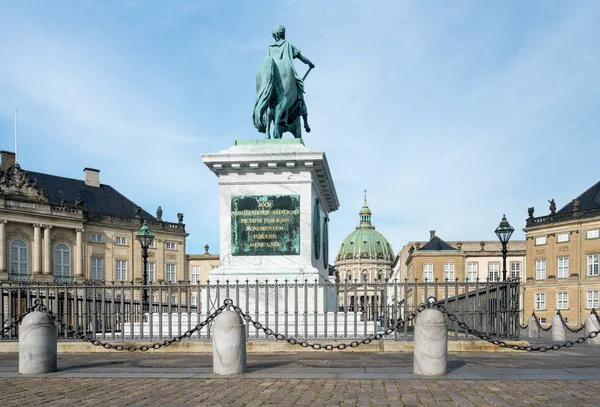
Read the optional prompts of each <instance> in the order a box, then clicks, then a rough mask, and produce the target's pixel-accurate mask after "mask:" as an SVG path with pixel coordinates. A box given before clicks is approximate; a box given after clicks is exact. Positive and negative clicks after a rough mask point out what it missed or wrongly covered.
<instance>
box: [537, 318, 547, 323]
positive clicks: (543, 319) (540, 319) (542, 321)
mask: <svg viewBox="0 0 600 407" xmlns="http://www.w3.org/2000/svg"><path fill="white" fill-rule="evenodd" d="M538 320H539V321H540V324H545V323H546V318H538Z"/></svg>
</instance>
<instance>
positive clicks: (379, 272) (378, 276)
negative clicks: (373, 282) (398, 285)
mask: <svg viewBox="0 0 600 407" xmlns="http://www.w3.org/2000/svg"><path fill="white" fill-rule="evenodd" d="M382 280H383V270H379V271H378V272H377V281H382Z"/></svg>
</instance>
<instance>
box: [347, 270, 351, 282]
mask: <svg viewBox="0 0 600 407" xmlns="http://www.w3.org/2000/svg"><path fill="white" fill-rule="evenodd" d="M346 280H348V282H349V283H350V282H352V272H351V271H350V270H348V276H347V277H346Z"/></svg>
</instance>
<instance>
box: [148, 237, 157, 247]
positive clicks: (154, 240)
mask: <svg viewBox="0 0 600 407" xmlns="http://www.w3.org/2000/svg"><path fill="white" fill-rule="evenodd" d="M148 249H156V239H152V242H150V246H148Z"/></svg>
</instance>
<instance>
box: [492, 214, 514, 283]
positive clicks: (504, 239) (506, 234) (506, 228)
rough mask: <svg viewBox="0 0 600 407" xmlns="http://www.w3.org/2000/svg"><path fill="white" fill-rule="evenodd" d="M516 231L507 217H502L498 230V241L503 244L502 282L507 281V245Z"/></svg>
mask: <svg viewBox="0 0 600 407" xmlns="http://www.w3.org/2000/svg"><path fill="white" fill-rule="evenodd" d="M514 231H515V229H514V228H513V227H512V226H510V223H508V221H507V220H506V215H502V220H501V221H500V225H499V226H498V227H497V228H496V236H498V239H499V240H500V242H501V243H502V281H506V254H507V253H508V249H506V244H507V243H508V241H509V239H510V237H511V236H512V234H513V232H514Z"/></svg>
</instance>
